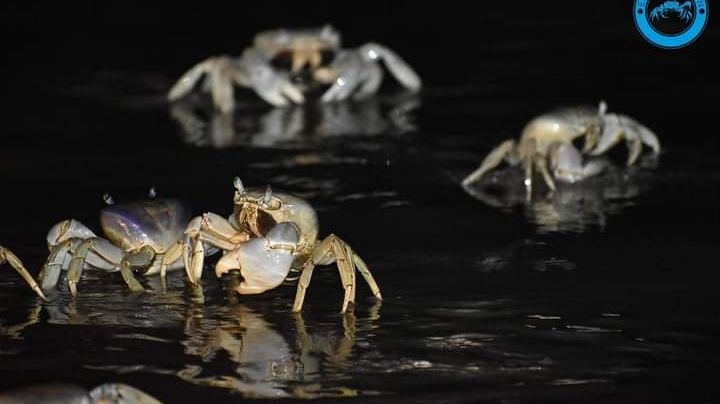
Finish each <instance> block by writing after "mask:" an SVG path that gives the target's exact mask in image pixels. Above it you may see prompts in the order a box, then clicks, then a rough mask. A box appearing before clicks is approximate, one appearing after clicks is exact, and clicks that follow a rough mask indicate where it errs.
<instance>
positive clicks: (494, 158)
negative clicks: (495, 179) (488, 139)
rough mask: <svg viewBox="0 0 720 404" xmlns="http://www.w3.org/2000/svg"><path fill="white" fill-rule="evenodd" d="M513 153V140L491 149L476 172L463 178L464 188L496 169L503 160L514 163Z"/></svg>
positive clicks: (514, 151)
mask: <svg viewBox="0 0 720 404" xmlns="http://www.w3.org/2000/svg"><path fill="white" fill-rule="evenodd" d="M515 153H516V150H515V141H514V140H506V141H504V142H502V143H500V145H498V146H497V147H495V148H494V149H492V151H491V152H490V153H488V155H487V157H485V160H483V162H482V164H480V167H479V168H478V169H477V170H475V171H473V172H472V174H470V175H468V176H467V177H465V179H464V180H463V182H462V184H463V185H464V186H468V185H470V184H472V183H473V182H476V181H479V180H480V179H481V178H482V177H483V175H485V173H487V172H488V171H490V170H492V169H493V168H495V167H497V166H498V165H499V164H500V163H501V162H502V161H503V160H505V161H507V162H508V163H511V164H513V163H514V162H515V161H516V159H515V157H514V154H515Z"/></svg>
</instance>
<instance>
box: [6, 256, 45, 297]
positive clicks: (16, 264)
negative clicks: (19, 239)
mask: <svg viewBox="0 0 720 404" xmlns="http://www.w3.org/2000/svg"><path fill="white" fill-rule="evenodd" d="M6 262H7V263H8V265H10V266H11V267H12V268H13V269H14V270H15V271H17V273H18V274H20V276H21V277H22V278H23V279H24V280H25V282H27V284H28V286H30V288H32V290H34V291H35V293H36V294H37V295H38V296H40V297H41V298H43V299H45V294H44V293H43V291H42V289H40V286H39V285H38V284H37V282H35V279H33V277H32V275H30V272H28V270H27V269H26V268H25V265H23V263H22V261H20V258H18V257H17V256H16V255H15V254H13V253H12V251H10V250H8V249H7V248H5V247H3V246H1V245H0V265H2V264H4V263H6Z"/></svg>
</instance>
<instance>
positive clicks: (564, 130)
mask: <svg viewBox="0 0 720 404" xmlns="http://www.w3.org/2000/svg"><path fill="white" fill-rule="evenodd" d="M601 129H602V118H601V115H600V113H599V112H598V109H597V108H592V107H580V108H561V109H557V110H554V111H551V112H548V113H545V114H542V115H540V116H538V117H536V118H534V119H533V120H532V121H530V122H528V124H527V125H525V128H524V129H523V131H522V135H521V136H520V144H519V152H520V157H521V158H527V157H530V156H532V155H534V154H536V153H538V154H540V155H543V156H545V155H548V152H549V149H550V146H551V145H553V144H557V143H572V141H573V140H574V139H575V138H577V137H580V136H586V138H585V142H586V145H585V150H589V147H590V146H592V145H594V143H595V142H596V141H597V138H598V137H599V135H600V132H601ZM588 142H589V143H588ZM533 144H534V148H533Z"/></svg>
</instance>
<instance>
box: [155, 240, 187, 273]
mask: <svg viewBox="0 0 720 404" xmlns="http://www.w3.org/2000/svg"><path fill="white" fill-rule="evenodd" d="M182 256H183V244H182V242H180V241H178V242H177V243H175V244H173V246H172V247H170V248H169V249H168V250H167V252H165V255H163V257H162V260H161V261H160V280H161V282H163V283H165V274H166V273H167V269H168V267H169V266H170V265H172V264H173V263H175V261H177V260H179V259H180V258H181V257H182Z"/></svg>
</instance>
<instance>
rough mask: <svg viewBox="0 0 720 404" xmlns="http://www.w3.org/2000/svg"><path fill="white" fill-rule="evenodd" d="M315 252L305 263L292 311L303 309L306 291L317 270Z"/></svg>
mask: <svg viewBox="0 0 720 404" xmlns="http://www.w3.org/2000/svg"><path fill="white" fill-rule="evenodd" d="M314 255H315V253H313V256H311V257H309V258H308V260H307V261H305V264H303V268H302V273H301V274H300V279H299V280H298V286H297V292H296V293H295V303H293V309H292V311H293V312H294V313H299V312H300V310H302V306H303V303H304V302H305V292H306V291H307V288H308V287H309V286H310V280H311V279H312V275H313V271H314V270H315V264H314V263H313V259H314Z"/></svg>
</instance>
